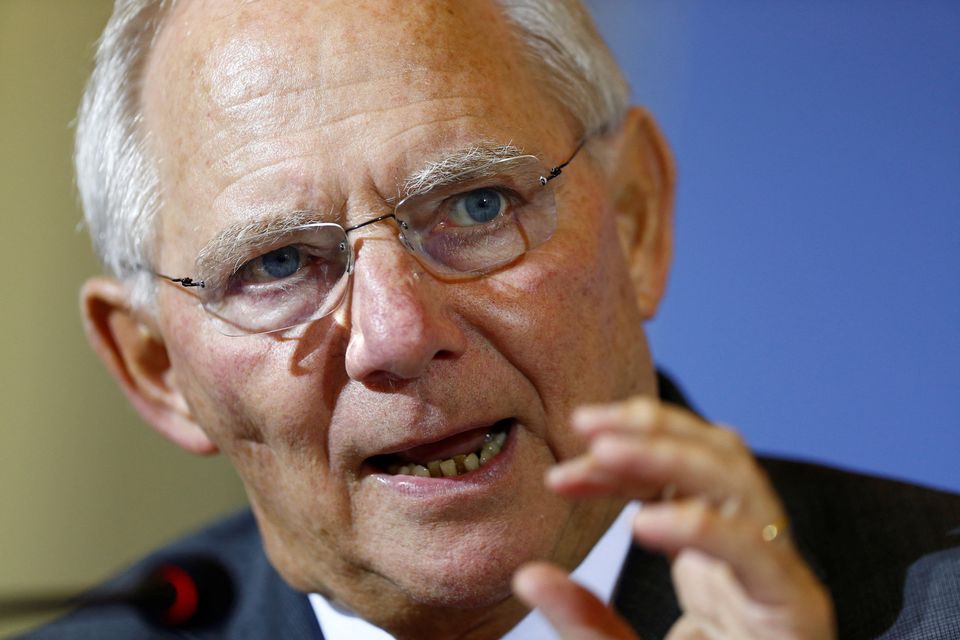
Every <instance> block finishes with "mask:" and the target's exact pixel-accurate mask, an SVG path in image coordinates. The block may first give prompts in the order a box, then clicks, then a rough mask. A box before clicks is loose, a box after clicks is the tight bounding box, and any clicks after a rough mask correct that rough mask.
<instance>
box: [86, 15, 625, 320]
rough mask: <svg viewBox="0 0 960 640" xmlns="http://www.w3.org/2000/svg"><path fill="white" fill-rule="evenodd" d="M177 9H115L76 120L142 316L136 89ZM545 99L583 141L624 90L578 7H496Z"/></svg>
mask: <svg viewBox="0 0 960 640" xmlns="http://www.w3.org/2000/svg"><path fill="white" fill-rule="evenodd" d="M176 1H177V0H116V2H115V4H114V10H113V15H112V16H111V17H110V20H109V22H108V23H107V26H106V28H105V29H104V32H103V35H102V36H101V38H100V41H99V45H98V47H97V53H96V61H95V66H94V70H93V73H92V75H91V77H90V80H89V82H88V83H87V87H86V90H85V92H84V95H83V101H82V103H81V106H80V112H79V115H78V118H77V135H76V151H75V156H74V162H75V165H76V172H77V188H78V190H79V192H80V200H81V203H82V205H83V210H84V217H85V219H86V224H87V227H88V229H89V232H90V236H91V239H92V241H93V246H94V250H95V251H96V253H97V255H98V257H99V258H100V260H101V262H102V263H103V265H104V268H105V269H106V270H107V271H108V272H109V273H110V274H112V275H113V276H115V277H117V278H120V279H122V280H124V281H125V282H127V284H128V286H129V288H130V290H131V303H132V304H133V305H134V306H135V307H139V308H144V307H149V306H150V302H151V300H152V297H153V296H152V293H153V291H154V278H153V277H152V275H151V273H150V272H149V270H148V269H149V268H150V265H152V264H153V261H152V257H153V255H152V249H153V230H154V226H155V224H154V223H155V219H156V214H157V211H158V210H159V208H160V205H161V199H160V185H159V176H158V171H157V166H156V161H155V159H154V158H152V157H150V155H149V154H148V152H147V141H148V137H149V135H150V132H149V131H147V130H146V129H145V128H144V126H143V111H142V108H141V89H142V81H143V74H144V67H145V66H146V61H147V57H148V55H149V52H150V49H151V48H152V46H153V44H154V42H155V40H156V38H157V35H158V33H159V30H160V27H161V25H162V22H163V19H164V16H165V15H166V13H167V12H168V11H169V10H170V7H171V6H172V5H173V4H174V3H175V2H176ZM498 1H499V2H500V4H501V6H502V7H503V10H504V13H505V15H506V17H507V19H508V20H509V21H510V22H511V23H512V24H513V25H514V27H515V28H516V29H517V32H518V34H519V36H520V39H521V40H522V42H523V43H524V44H525V45H526V53H527V55H528V58H529V62H530V63H531V64H532V65H533V67H534V69H537V70H539V71H540V73H541V75H542V78H543V80H544V82H545V84H546V87H547V90H548V91H549V92H550V94H551V95H552V97H553V98H554V99H555V100H557V101H558V102H559V104H560V105H562V106H563V107H564V108H565V109H566V110H567V111H568V112H569V113H570V114H571V115H572V116H573V117H574V119H575V120H576V121H577V122H578V123H579V124H580V126H581V128H582V132H583V133H584V134H585V135H588V134H591V133H596V132H602V131H604V130H606V129H608V128H610V127H614V126H616V125H618V124H619V123H620V122H621V120H622V118H623V115H624V113H625V111H626V108H627V104H628V99H629V90H628V88H627V84H626V81H625V80H624V78H623V75H622V73H621V72H620V69H619V67H618V66H617V64H616V62H615V61H614V60H613V57H612V56H611V54H610V52H609V50H608V49H607V47H606V45H605V44H604V42H603V40H602V39H601V37H600V36H599V34H598V33H597V31H596V28H595V26H594V24H593V21H592V20H591V18H590V15H589V13H588V12H587V10H586V9H585V8H584V7H583V5H582V4H581V3H580V0H498Z"/></svg>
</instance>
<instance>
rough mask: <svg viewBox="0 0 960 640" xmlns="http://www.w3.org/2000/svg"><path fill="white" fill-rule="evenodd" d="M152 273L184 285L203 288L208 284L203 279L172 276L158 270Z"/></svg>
mask: <svg viewBox="0 0 960 640" xmlns="http://www.w3.org/2000/svg"><path fill="white" fill-rule="evenodd" d="M152 273H153V275H155V276H157V277H158V278H163V279H164V280H169V281H170V282H176V283H177V284H179V285H181V286H183V287H200V288H201V289H203V288H205V287H206V286H207V284H206V282H204V281H203V280H194V279H193V278H172V277H170V276H165V275H163V274H162V273H157V272H156V271H154V272H152Z"/></svg>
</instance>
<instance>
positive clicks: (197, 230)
mask: <svg viewBox="0 0 960 640" xmlns="http://www.w3.org/2000/svg"><path fill="white" fill-rule="evenodd" d="M144 102H145V117H146V123H147V126H148V129H149V130H150V131H152V132H153V134H152V138H151V150H152V152H153V153H154V154H155V155H156V157H158V158H159V159H160V168H161V183H162V188H163V194H164V208H163V210H162V213H161V220H160V225H159V227H158V235H157V242H158V245H157V247H158V258H157V265H156V267H157V269H158V270H159V271H161V272H163V273H169V274H172V275H195V274H194V261H195V259H196V257H197V255H198V253H199V252H200V251H201V249H202V248H203V247H204V245H205V244H206V243H208V242H209V241H210V240H211V239H212V238H214V237H215V236H217V234H218V233H220V232H221V231H222V230H223V229H225V228H227V227H228V226H229V225H233V224H237V223H241V224H244V223H248V222H251V221H253V220H256V219H258V218H260V217H264V216H277V215H284V214H288V213H291V212H295V211H313V212H317V214H316V218H317V220H327V221H334V222H340V223H341V224H343V225H344V226H349V225H352V224H356V223H358V222H361V221H363V220H367V219H370V218H372V217H375V216H378V215H382V214H384V213H389V212H390V211H391V210H392V207H391V204H390V202H391V200H392V199H393V198H395V197H396V196H397V195H398V194H397V190H398V184H400V183H401V182H402V181H403V179H404V178H405V177H407V176H409V175H410V174H412V173H413V172H415V171H416V170H417V169H420V168H422V167H423V166H424V164H425V163H426V162H429V161H430V160H435V159H437V158H439V157H443V156H445V155H446V154H449V153H451V152H456V151H457V150H462V149H466V148H470V147H472V146H475V145H478V144H485V143H493V144H512V145H514V146H517V147H520V148H522V149H523V150H525V151H526V152H527V153H531V154H535V155H536V156H538V157H539V158H541V159H542V161H543V164H544V165H547V166H552V165H554V164H558V163H559V162H561V161H563V160H564V159H566V157H567V156H569V154H570V153H571V152H572V151H573V149H574V148H575V146H576V144H577V141H578V138H579V136H580V135H581V134H582V132H581V131H579V130H578V129H577V127H576V125H575V123H574V122H573V120H572V119H571V118H569V117H568V116H566V115H565V114H564V112H563V111H562V109H561V108H560V106H559V105H558V104H557V103H556V102H555V101H553V100H551V99H549V98H548V97H547V96H546V94H545V91H544V89H543V87H542V85H541V84H540V83H539V81H538V80H537V79H536V77H535V75H534V74H532V73H531V66H530V65H529V64H528V63H527V62H525V61H524V59H523V57H522V55H521V53H520V50H519V48H518V43H517V41H516V40H515V36H514V34H513V32H512V31H511V30H510V28H509V27H508V26H507V25H506V24H505V22H504V20H503V18H502V17H501V16H500V15H499V13H498V11H497V7H496V5H495V4H493V3H486V2H469V3H466V2H449V3H438V2H411V1H410V0H403V1H400V0H397V1H396V2H386V1H385V0H376V1H371V2H350V3H342V4H341V3H333V2H292V1H290V0H262V1H260V2H241V1H239V0H234V1H228V0H223V1H218V0H209V1H203V2H200V1H192V2H183V3H181V4H180V5H178V8H177V9H176V10H175V13H174V14H173V16H172V17H171V18H170V19H169V21H168V23H167V27H166V28H165V30H164V31H163V33H162V37H161V38H160V40H159V42H158V44H157V46H156V48H155V50H154V54H153V56H152V58H151V62H150V65H149V67H148V72H147V80H146V85H145V89H144ZM590 144H591V145H598V146H602V145H604V144H607V141H606V140H604V139H599V140H594V141H593V142H591V143H590ZM589 149H590V147H589V146H588V150H587V151H585V152H581V154H580V155H579V156H578V157H577V158H576V159H575V160H574V161H573V163H572V164H571V165H570V166H569V167H568V168H567V169H566V170H565V171H564V173H563V176H562V177H560V178H559V179H557V180H556V181H554V182H553V183H552V184H553V185H555V193H556V203H557V216H558V228H557V230H556V232H555V233H554V235H553V237H552V239H550V240H549V241H548V242H547V243H545V244H544V245H542V246H540V247H539V248H537V249H535V250H533V251H531V252H530V253H528V254H526V255H525V256H524V257H523V258H522V259H520V260H519V261H517V262H515V263H513V264H511V265H510V266H508V267H506V268H503V269H500V270H498V271H495V272H493V273H491V274H488V275H486V276H483V277H479V278H476V279H471V280H466V281H445V280H443V279H440V278H437V277H435V276H433V275H431V274H430V273H429V272H425V271H424V269H423V268H422V267H421V266H420V264H419V263H418V262H417V261H416V259H415V258H414V257H413V256H411V255H410V254H409V253H407V252H406V251H405V250H404V248H403V247H402V246H401V244H400V243H399V242H398V241H397V237H396V227H395V226H393V224H392V223H391V222H386V223H378V224H376V225H374V226H372V227H367V228H365V229H364V230H363V231H361V232H357V233H356V234H351V241H352V242H353V243H354V248H355V251H356V264H355V271H354V273H353V275H352V289H351V291H350V292H349V293H348V295H347V298H346V300H345V301H344V303H343V305H342V306H341V307H340V309H339V310H338V311H337V312H336V313H334V314H333V315H331V316H327V317H326V318H323V319H321V320H318V321H314V322H313V323H310V324H308V325H306V326H304V327H302V328H299V329H296V330H292V331H286V332H280V333H277V334H269V335H256V336H247V337H226V336H224V335H221V334H220V333H218V332H217V331H216V329H215V327H214V325H213V324H212V323H211V322H210V321H209V320H208V318H207V317H206V315H205V313H204V311H203V310H202V308H201V307H200V306H199V305H198V304H197V302H196V300H195V298H193V297H192V296H190V295H187V292H185V291H184V290H180V289H178V288H177V287H175V286H161V287H160V291H159V294H158V295H159V299H158V309H159V313H158V317H157V325H158V330H159V333H160V334H161V335H162V336H163V339H164V341H165V344H166V349H167V353H168V355H169V362H170V374H171V375H170V376H169V380H170V381H171V384H172V386H173V387H174V388H175V389H177V390H179V392H180V393H182V395H183V397H184V398H185V400H186V403H185V405H184V407H185V408H184V412H185V413H187V415H188V416H189V419H191V420H195V421H196V423H197V424H199V425H200V426H201V427H202V429H203V431H204V432H205V433H206V435H207V436H208V437H209V438H210V440H212V441H213V442H214V443H215V444H216V445H217V446H218V447H219V448H220V449H221V450H222V451H223V452H224V453H226V454H227V455H228V456H229V457H230V458H231V460H232V461H233V463H234V465H235V466H236V468H237V470H238V472H239V474H240V476H241V478H242V480H243V482H244V483H245V485H246V488H247V491H248V493H249V496H250V500H251V503H252V505H253V509H254V511H255V513H256V516H257V519H258V522H259V525H260V527H261V530H262V532H263V535H264V540H265V544H266V547H267V551H268V553H269V555H270V557H271V559H272V561H273V562H274V564H275V565H276V566H277V567H278V569H279V570H280V571H281V573H282V574H283V575H284V576H285V578H286V579H287V580H288V581H290V582H291V583H292V584H293V585H294V586H295V587H298V588H300V589H302V590H308V591H309V590H317V591H321V592H325V593H328V594H335V596H336V597H337V598H338V599H340V600H342V601H345V602H346V603H347V604H349V605H350V606H352V607H354V608H355V609H358V610H359V611H361V612H362V613H364V614H365V615H366V616H367V617H368V618H370V619H372V620H374V621H380V622H382V623H385V624H389V623H390V622H391V619H390V616H391V615H393V614H389V613H384V611H386V610H390V611H395V610H400V609H402V608H403V607H404V606H408V607H413V608H416V607H419V606H422V607H425V608H430V607H436V606H441V607H445V606H454V607H458V608H461V607H462V608H470V607H486V606H490V605H494V604H496V603H498V602H501V601H503V600H504V599H505V598H507V597H508V595H509V579H510V575H511V573H512V572H513V571H514V569H515V568H516V567H517V566H518V565H519V564H520V563H522V562H523V561H525V560H528V559H532V558H553V559H555V560H557V561H559V562H561V563H565V564H567V565H570V564H573V563H575V562H576V561H578V560H579V559H580V558H581V557H582V556H583V554H584V553H585V552H586V550H587V549H589V547H590V546H591V545H592V543H593V542H594V541H595V539H596V537H597V536H598V535H599V533H600V532H601V531H602V530H603V529H604V528H605V527H606V526H607V525H608V524H609V522H610V519H611V517H612V516H613V515H615V512H616V510H617V509H618V508H619V505H618V504H616V503H613V502H607V501H596V502H583V503H576V504H574V503H571V502H569V501H565V500H563V499H560V498H558V497H556V496H554V495H552V494H551V493H549V492H548V491H547V490H546V489H545V488H544V485H543V475H544V472H545V471H546V470H547V468H548V467H550V465H552V464H554V463H556V462H557V461H558V460H562V459H566V458H569V457H570V456H572V455H574V454H576V453H577V452H579V451H580V450H581V445H582V443H581V441H580V440H579V439H578V438H577V437H575V436H574V435H573V434H572V433H571V432H570V430H569V429H568V425H567V419H568V416H569V413H570V411H571V410H572V408H574V407H576V406H577V405H580V404H582V403H587V402H600V401H606V400H609V399H613V398H619V397H624V396H627V395H629V394H632V393H638V392H643V393H651V392H652V390H653V388H654V382H653V379H652V372H651V365H650V361H649V355H648V353H647V350H646V346H645V342H644V337H643V334H642V330H641V324H642V321H643V316H644V314H645V313H646V312H647V310H643V309H640V308H638V305H637V302H636V296H635V294H634V291H633V288H632V286H631V281H630V277H629V269H628V265H627V262H626V260H625V258H624V251H623V249H622V246H621V245H622V243H621V242H620V236H618V231H617V224H616V220H615V218H616V216H615V215H614V213H613V205H612V204H611V194H610V192H609V191H610V185H609V180H608V179H607V177H606V174H605V173H604V172H603V171H602V170H601V167H600V165H599V163H598V162H596V161H595V160H594V159H593V158H592V157H591V155H590V152H589ZM495 426H496V427H497V428H503V427H506V428H507V429H508V430H507V432H506V433H507V439H506V442H505V445H504V447H503V450H502V452H501V453H500V454H499V455H498V456H497V457H495V458H494V459H493V461H492V462H490V463H489V464H488V465H487V466H485V467H482V468H481V469H480V471H477V472H474V473H472V474H470V475H465V476H463V477H460V478H450V479H445V478H429V479H426V478H411V477H410V476H409V475H390V474H389V473H388V472H387V471H385V470H384V466H385V463H384V460H385V458H383V457H382V456H383V454H386V453H392V454H394V456H393V458H394V459H402V460H407V459H422V458H423V457H425V456H437V457H448V456H452V455H453V454H454V453H459V452H461V450H462V451H463V452H464V453H469V451H472V450H477V449H479V448H480V445H481V444H482V439H483V434H484V432H485V431H489V430H490V429H491V428H493V427H495ZM438 442H439V444H436V445H434V446H426V447H423V448H421V449H416V450H412V451H411V448H412V447H415V446H420V445H430V444H431V443H438ZM403 451H407V453H406V454H403V453H401V454H400V455H399V456H398V455H397V454H396V452H403ZM378 456H380V457H378ZM374 601H376V602H378V603H379V607H380V608H379V609H374V608H373V607H372V605H371V604H370V603H372V602H374ZM391 607H393V608H392V609H391ZM394 622H395V621H394Z"/></svg>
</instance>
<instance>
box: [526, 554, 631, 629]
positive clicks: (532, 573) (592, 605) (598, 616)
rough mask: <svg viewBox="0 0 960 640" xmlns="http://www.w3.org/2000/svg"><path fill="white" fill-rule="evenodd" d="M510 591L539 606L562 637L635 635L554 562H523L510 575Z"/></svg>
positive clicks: (528, 603) (605, 606) (531, 605)
mask: <svg viewBox="0 0 960 640" xmlns="http://www.w3.org/2000/svg"><path fill="white" fill-rule="evenodd" d="M513 592H514V593H515V594H516V595H517V597H518V598H519V599H520V600H521V601H522V602H523V603H524V604H526V605H527V606H529V607H530V608H536V609H539V610H540V612H541V613H542V614H543V615H544V617H545V618H546V619H547V621H548V622H550V624H551V625H552V626H553V628H554V629H556V631H557V633H558V634H559V635H560V637H561V638H563V640H634V639H635V638H636V637H637V636H636V635H635V634H634V633H633V631H632V630H631V629H630V628H629V627H628V626H627V624H626V623H625V622H624V621H623V619H621V618H620V616H618V615H617V614H616V613H615V612H614V611H613V610H612V609H611V608H610V607H608V606H607V605H605V604H604V603H603V602H601V601H600V600H599V599H597V597H596V596H595V595H593V594H592V593H590V592H589V591H587V590H586V589H584V588H583V587H581V586H580V585H578V584H577V583H575V582H574V581H573V580H571V579H570V577H569V576H568V575H567V574H566V573H565V572H564V571H563V570H562V569H560V568H559V567H556V566H554V565H551V564H547V563H545V562H532V563H529V564H526V565H524V566H523V567H521V568H520V569H519V570H517V572H516V573H515V574H514V576H513Z"/></svg>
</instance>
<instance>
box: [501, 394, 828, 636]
mask: <svg viewBox="0 0 960 640" xmlns="http://www.w3.org/2000/svg"><path fill="white" fill-rule="evenodd" d="M572 424H573V428H574V429H576V430H577V431H578V432H580V433H581V434H583V435H584V436H585V437H586V438H587V440H588V443H589V444H588V449H587V452H586V453H584V454H583V455H581V456H578V457H577V458H574V459H572V460H568V461H566V462H564V463H562V464H559V465H557V466H556V467H554V468H553V469H551V471H550V472H549V474H548V476H547V485H548V486H549V487H550V488H551V489H552V490H554V491H556V492H557V493H559V494H561V495H564V496H569V497H572V498H589V497H591V496H607V495H618V496H622V497H626V498H631V499H639V500H642V501H643V502H644V506H643V508H642V509H641V510H640V512H639V513H638V514H637V516H636V518H635V520H634V522H633V534H634V537H635V539H636V541H637V542H638V543H640V544H641V545H643V546H644V547H646V548H648V549H651V550H654V551H659V552H662V553H664V554H666V555H667V556H668V557H670V558H671V559H672V561H673V565H672V566H673V570H672V573H673V581H674V586H675V588H676V591H677V595H678V597H679V600H680V605H681V608H682V610H683V615H682V616H681V618H680V619H679V620H678V621H677V623H676V624H675V625H674V627H673V628H672V629H671V631H670V634H669V636H668V638H669V640H678V639H687V638H690V639H693V638H696V639H701V638H704V639H707V638H709V639H710V640H714V639H716V640H719V639H724V640H727V639H729V640H753V639H757V640H760V639H763V640H767V639H771V640H772V639H776V640H825V639H830V638H833V637H834V635H835V632H834V622H833V606H832V603H831V601H830V598H829V595H828V593H827V591H826V589H825V588H824V587H823V585H821V584H820V583H819V582H818V581H817V579H816V578H815V576H814V575H813V573H812V572H811V571H810V569H809V567H807V565H806V563H805V562H804V561H803V559H802V558H801V557H800V555H799V553H798V552H797V550H796V548H795V546H794V545H793V542H792V540H791V539H790V534H789V527H788V524H787V518H786V513H785V512H784V509H783V505H782V504H781V503H780V499H779V498H778V497H777V495H776V493H775V492H774V490H773V487H772V486H771V485H770V482H769V480H768V479H767V477H766V475H765V473H764V472H763V470H762V469H761V468H760V466H759V465H758V464H757V462H756V460H755V459H754V458H753V455H752V454H751V453H750V451H749V450H748V449H747V448H746V446H745V445H744V444H743V441H742V440H741V439H740V438H739V437H738V436H737V435H736V434H735V433H734V432H733V431H732V430H730V429H728V428H724V427H720V426H715V425H712V424H709V423H706V422H704V421H702V420H701V419H700V418H698V417H697V416H695V415H694V414H692V413H691V412H689V411H686V410H684V409H681V408H678V407H674V406H671V405H667V404H663V403H660V402H658V401H656V400H652V399H649V398H635V399H631V400H628V401H626V402H622V403H618V404H614V405H605V406H597V407H584V408H581V409H580V410H578V411H576V412H575V413H574V415H573V418H572ZM514 590H515V592H516V594H517V595H518V597H519V598H520V599H521V600H523V601H524V602H526V603H527V604H528V605H529V606H531V607H539V608H540V610H541V611H542V612H543V614H544V615H545V616H546V617H547V619H548V620H549V621H550V622H551V624H553V625H554V627H555V628H556V629H557V631H558V633H559V634H560V637H561V638H564V639H565V640H588V639H589V640H601V639H605V638H610V639H614V638H615V639H627V638H635V637H636V636H635V635H634V634H633V632H632V631H631V630H630V629H629V627H628V626H627V624H626V623H625V622H624V621H623V620H622V619H620V618H619V616H618V615H617V614H616V613H615V612H614V611H613V610H612V609H610V608H609V607H607V606H606V605H605V604H603V603H601V602H600V601H598V600H597V599H596V598H595V597H594V596H593V595H592V594H590V593H589V592H588V591H586V590H584V589H582V588H581V587H579V586H578V585H576V584H574V583H573V582H572V581H571V580H570V579H569V577H567V575H566V574H565V572H563V571H562V570H560V569H559V568H557V567H552V566H550V565H547V564H544V563H532V564H530V565H527V566H525V567H522V568H521V569H520V570H519V571H518V572H517V574H516V576H515V578H514Z"/></svg>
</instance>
